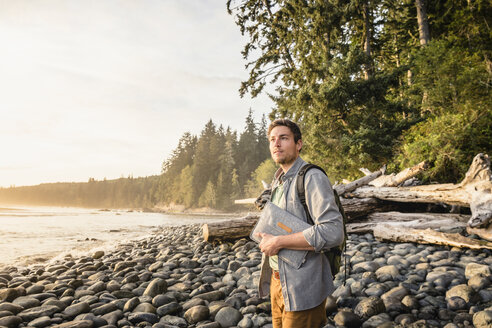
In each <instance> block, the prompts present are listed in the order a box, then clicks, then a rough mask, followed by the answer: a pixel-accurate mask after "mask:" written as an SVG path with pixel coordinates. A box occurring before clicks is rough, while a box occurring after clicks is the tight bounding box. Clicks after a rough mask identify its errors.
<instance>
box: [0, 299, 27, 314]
mask: <svg viewBox="0 0 492 328" xmlns="http://www.w3.org/2000/svg"><path fill="white" fill-rule="evenodd" d="M23 310H24V308H23V307H22V306H20V305H17V304H13V303H8V302H6V303H0V311H9V312H12V313H13V314H17V313H19V312H21V311H23Z"/></svg>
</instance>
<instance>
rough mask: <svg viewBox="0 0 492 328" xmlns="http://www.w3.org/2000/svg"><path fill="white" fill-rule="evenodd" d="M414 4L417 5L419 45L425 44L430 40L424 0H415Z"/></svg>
mask: <svg viewBox="0 0 492 328" xmlns="http://www.w3.org/2000/svg"><path fill="white" fill-rule="evenodd" d="M415 6H416V7H417V22H418V24H419V40H420V45H422V46H425V45H427V43H429V41H430V32H429V22H428V21H427V11H426V8H425V0H415Z"/></svg>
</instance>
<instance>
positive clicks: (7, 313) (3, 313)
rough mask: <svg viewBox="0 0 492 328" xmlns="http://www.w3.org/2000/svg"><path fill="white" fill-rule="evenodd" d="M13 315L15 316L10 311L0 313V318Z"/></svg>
mask: <svg viewBox="0 0 492 328" xmlns="http://www.w3.org/2000/svg"><path fill="white" fill-rule="evenodd" d="M12 315H14V314H13V313H12V312H10V311H0V318H3V317H8V316H12Z"/></svg>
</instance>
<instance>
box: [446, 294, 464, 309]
mask: <svg viewBox="0 0 492 328" xmlns="http://www.w3.org/2000/svg"><path fill="white" fill-rule="evenodd" d="M467 307H468V306H467V304H466V301H465V300H464V299H462V298H461V297H459V296H452V297H450V298H448V299H447V308H448V309H449V310H451V311H458V310H465V309H466V308H467Z"/></svg>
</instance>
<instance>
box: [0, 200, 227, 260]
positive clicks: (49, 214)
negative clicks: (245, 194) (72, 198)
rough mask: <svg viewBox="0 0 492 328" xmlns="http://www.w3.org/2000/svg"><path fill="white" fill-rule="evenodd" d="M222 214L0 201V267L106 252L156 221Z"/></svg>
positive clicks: (144, 231) (150, 229)
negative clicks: (27, 205) (44, 205)
mask: <svg viewBox="0 0 492 328" xmlns="http://www.w3.org/2000/svg"><path fill="white" fill-rule="evenodd" d="M228 218H229V219H230V217H227V218H226V217H224V216H210V215H207V216H199V215H181V214H162V213H143V212H137V211H127V210H97V209H85V208H73V207H25V206H12V207H10V206H8V207H7V206H4V207H0V268H1V267H5V266H11V265H13V266H20V267H22V266H29V265H32V264H36V263H44V264H46V263H48V262H50V261H54V260H56V259H61V258H64V257H65V256H67V255H69V254H70V255H72V256H80V255H90V254H91V253H92V252H94V251H96V250H102V251H105V252H108V251H111V250H114V248H115V247H116V246H117V245H118V244H120V243H125V242H126V241H130V240H135V239H140V238H144V237H146V236H148V235H150V234H152V233H153V232H154V230H157V228H158V227H160V226H179V225H184V224H194V223H199V224H203V223H208V222H213V221H218V220H225V219H228Z"/></svg>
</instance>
